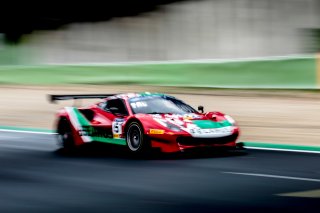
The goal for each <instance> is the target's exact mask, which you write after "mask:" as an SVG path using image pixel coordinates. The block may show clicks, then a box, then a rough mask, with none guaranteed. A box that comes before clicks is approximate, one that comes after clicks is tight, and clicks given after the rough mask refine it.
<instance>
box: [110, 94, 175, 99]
mask: <svg viewBox="0 0 320 213" xmlns="http://www.w3.org/2000/svg"><path fill="white" fill-rule="evenodd" d="M147 96H154V97H171V98H174V97H173V96H170V95H166V94H163V93H156V92H141V93H123V94H118V95H114V96H110V97H108V98H107V99H109V100H110V99H115V98H122V99H130V98H137V97H147Z"/></svg>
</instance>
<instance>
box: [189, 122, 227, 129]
mask: <svg viewBox="0 0 320 213" xmlns="http://www.w3.org/2000/svg"><path fill="white" fill-rule="evenodd" d="M192 123H194V124H195V125H197V126H198V127H200V128H201V129H212V128H221V127H226V126H231V123H230V122H229V121H227V120H224V121H219V122H214V121H210V120H193V121H192Z"/></svg>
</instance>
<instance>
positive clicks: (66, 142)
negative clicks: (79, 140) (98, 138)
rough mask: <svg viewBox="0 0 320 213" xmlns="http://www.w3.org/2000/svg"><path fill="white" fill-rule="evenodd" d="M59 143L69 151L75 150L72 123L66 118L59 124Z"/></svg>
mask: <svg viewBox="0 0 320 213" xmlns="http://www.w3.org/2000/svg"><path fill="white" fill-rule="evenodd" d="M57 133H58V143H59V145H60V146H62V147H63V148H65V149H67V150H72V149H74V148H75V143H74V140H73V136H72V128H71V124H70V122H69V121H68V120H67V119H66V118H61V119H60V121H59V122H58V128H57Z"/></svg>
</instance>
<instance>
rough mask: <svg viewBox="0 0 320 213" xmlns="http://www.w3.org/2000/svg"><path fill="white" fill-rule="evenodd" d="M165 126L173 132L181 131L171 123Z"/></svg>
mask: <svg viewBox="0 0 320 213" xmlns="http://www.w3.org/2000/svg"><path fill="white" fill-rule="evenodd" d="M166 125H167V128H168V129H170V130H172V131H175V132H180V131H181V129H180V127H178V126H176V125H173V124H171V123H166Z"/></svg>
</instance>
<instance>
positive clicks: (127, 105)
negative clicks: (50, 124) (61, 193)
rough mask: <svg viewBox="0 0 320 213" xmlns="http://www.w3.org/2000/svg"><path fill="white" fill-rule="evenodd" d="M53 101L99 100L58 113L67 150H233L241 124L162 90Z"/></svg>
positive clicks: (52, 97) (53, 97) (58, 126)
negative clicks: (98, 146)
mask: <svg viewBox="0 0 320 213" xmlns="http://www.w3.org/2000/svg"><path fill="white" fill-rule="evenodd" d="M49 97H50V101H51V102H55V101H57V100H68V99H88V98H101V99H102V101H100V102H98V103H96V104H93V105H91V106H88V107H80V108H76V107H64V108H63V109H61V110H60V111H59V112H58V114H57V118H58V119H57V123H56V130H57V134H58V141H59V142H60V143H61V145H62V146H63V147H64V148H66V149H73V148H75V147H76V146H79V145H82V144H85V143H90V142H100V143H111V144H117V145H122V146H127V148H128V150H129V151H131V152H135V153H140V152H143V151H145V150H148V149H150V148H158V149H160V150H161V151H162V152H183V151H184V150H187V149H194V148H198V147H228V148H235V147H236V140H237V138H238V136H239V127H238V126H237V125H236V122H235V121H234V119H232V118H231V117H230V116H228V115H225V114H223V113H221V112H206V113H204V112H203V107H202V106H199V107H198V110H199V111H201V112H198V111H197V110H195V109H194V108H192V107H191V106H189V105H187V104H185V103H184V102H183V101H181V100H179V99H176V98H175V97H173V96H170V95H166V94H160V93H149V92H144V93H127V94H118V95H114V94H112V95H111V94H109V95H106V94H97V95H95V94H92V95H50V96H49Z"/></svg>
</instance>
